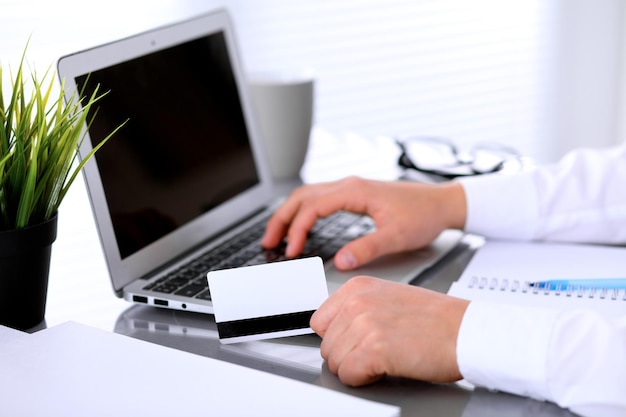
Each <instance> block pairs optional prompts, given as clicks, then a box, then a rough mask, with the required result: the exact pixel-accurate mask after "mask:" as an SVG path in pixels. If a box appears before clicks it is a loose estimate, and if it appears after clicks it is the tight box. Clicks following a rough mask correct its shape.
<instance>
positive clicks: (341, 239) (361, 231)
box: [143, 211, 374, 300]
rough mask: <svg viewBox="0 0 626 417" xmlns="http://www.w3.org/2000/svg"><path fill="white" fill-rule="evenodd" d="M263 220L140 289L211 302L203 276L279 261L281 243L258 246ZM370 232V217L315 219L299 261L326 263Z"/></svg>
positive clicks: (350, 215)
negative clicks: (311, 259)
mask: <svg viewBox="0 0 626 417" xmlns="http://www.w3.org/2000/svg"><path fill="white" fill-rule="evenodd" d="M266 222H267V219H262V220H260V221H259V222H258V223H256V224H254V225H252V226H251V227H249V228H248V229H246V230H244V231H243V232H241V233H240V234H239V235H237V236H235V237H234V238H232V239H230V240H228V241H227V242H225V243H224V244H223V245H221V246H217V247H216V248H213V249H211V250H209V251H207V252H206V253H204V254H202V255H201V256H199V257H198V258H196V259H195V260H193V261H192V262H190V263H189V264H187V265H184V266H182V267H180V268H178V269H177V270H175V271H172V272H170V273H169V274H167V275H166V276H164V277H162V278H160V279H158V280H156V281H154V282H151V283H150V284H148V285H146V286H145V287H143V289H145V290H151V291H155V292H160V293H167V294H176V295H180V296H185V297H192V298H197V299H202V300H211V294H210V292H209V288H208V283H207V279H206V273H207V272H209V271H213V270H217V269H227V268H235V267H239V266H250V265H259V264H264V263H268V262H277V261H283V260H286V259H287V258H286V257H285V252H284V250H285V243H282V244H281V245H279V246H278V247H277V248H274V249H264V248H263V247H261V237H262V236H263V233H264V232H265V225H266ZM373 229H374V222H373V220H372V219H371V218H369V217H366V216H361V215H358V214H354V213H349V212H345V211H339V212H337V213H334V214H332V215H331V216H328V217H325V218H323V219H318V221H317V223H316V224H315V226H314V227H313V229H311V231H310V232H309V237H308V239H307V242H306V245H305V247H304V250H303V252H302V253H301V254H300V256H299V258H306V257H310V256H319V257H320V258H322V260H324V261H326V260H328V259H330V258H332V257H333V256H334V255H335V253H337V251H338V250H339V249H340V248H341V247H342V246H343V245H345V244H346V243H348V242H349V241H351V240H353V239H355V238H357V237H359V236H363V235H365V234H367V233H370V232H371V231H372V230H373Z"/></svg>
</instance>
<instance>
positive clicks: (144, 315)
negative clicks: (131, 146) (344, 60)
mask: <svg viewBox="0 0 626 417" xmlns="http://www.w3.org/2000/svg"><path fill="white" fill-rule="evenodd" d="M310 149H311V151H310V153H309V156H308V158H307V162H306V164H305V167H304V168H303V171H302V177H303V180H304V181H305V182H318V181H327V180H333V179H336V178H340V177H343V176H346V175H361V176H365V177H369V178H378V179H393V178H396V177H397V176H398V174H399V172H398V168H396V165H395V162H396V158H397V149H395V147H394V146H393V145H392V142H391V140H390V139H389V138H376V139H373V140H371V141H366V140H364V139H362V138H359V137H358V136H356V135H350V134H345V135H340V136H333V135H330V134H328V133H327V132H324V131H321V130H319V129H318V130H316V131H315V132H314V134H313V135H312V138H311V148H310ZM342 149H345V150H346V151H341V150H342ZM372 160H375V161H376V164H372ZM372 167H375V169H372ZM474 250H475V245H474V243H473V240H472V239H471V237H468V239H465V240H464V241H463V242H461V244H459V246H458V247H457V248H455V249H454V250H453V251H452V252H451V253H449V254H448V255H447V256H446V257H445V258H444V259H443V260H442V261H441V262H440V263H438V264H437V265H435V266H434V267H432V268H430V269H429V270H427V271H425V272H424V273H423V274H422V275H420V276H419V277H418V278H417V279H416V280H415V281H414V282H413V284H415V285H420V286H424V287H426V288H430V289H433V290H436V291H440V292H446V291H447V290H448V287H449V285H450V283H451V282H452V281H453V280H455V279H456V278H457V277H458V276H459V275H460V274H461V272H462V271H463V268H464V267H465V265H466V264H467V262H468V261H469V259H470V258H471V256H472V254H473V251H474ZM67 320H73V321H77V322H80V323H84V324H87V325H91V326H94V327H97V328H101V329H104V330H108V331H115V332H117V333H120V334H124V335H128V336H131V337H135V338H138V339H143V340H147V341H150V342H154V343H159V344H162V345H165V346H169V347H173V348H176V349H181V350H185V351H189V352H192V353H196V354H200V355H204V356H209V357H214V358H217V359H221V360H225V361H229V362H233V363H237V364H240V365H244V366H248V367H251V368H255V369H258V370H262V371H266V372H271V373H274V374H278V375H282V376H285V377H288V378H293V379H297V380H300V381H304V382H308V383H311V384H316V385H320V386H323V387H327V388H330V389H333V390H337V391H341V392H345V393H349V394H351V395H354V396H357V397H362V398H368V399H371V400H375V401H380V402H383V403H389V404H396V405H399V406H401V407H402V415H403V416H405V417H406V416H435V415H436V416H451V417H452V416H463V417H468V416H501V415H533V416H570V415H573V414H571V413H569V412H567V411H565V410H562V409H560V408H558V407H557V406H555V405H553V404H550V403H542V402H537V401H534V400H530V399H526V398H522V397H517V396H513V395H508V394H502V393H492V392H488V391H485V390H475V391H471V390H468V389H465V388H462V387H460V386H458V385H456V384H431V383H426V382H420V381H413V380H407V379H402V378H385V379H383V380H381V381H379V382H377V383H374V384H372V385H369V386H366V387H361V388H349V387H346V386H344V385H343V384H342V383H341V382H340V381H339V380H338V379H337V377H336V376H335V375H333V374H332V373H331V372H330V371H329V370H328V369H327V367H326V366H325V364H323V362H322V361H321V359H320V357H319V341H320V339H319V338H318V337H317V336H315V335H306V336H297V337H293V338H285V339H277V340H272V341H266V342H263V343H261V344H247V345H246V344H236V345H230V346H226V345H221V344H220V342H219V340H218V338H217V331H216V327H215V322H214V320H213V317H212V316H207V315H201V314H195V313H189V312H178V311H171V310H165V309H157V308H153V307H147V306H139V305H138V306H131V305H130V304H129V303H127V302H126V301H124V300H121V299H118V298H116V297H115V296H114V294H113V291H112V289H111V287H110V285H109V278H108V273H107V269H106V266H105V262H104V258H103V255H102V251H101V249H100V244H99V241H98V237H97V233H96V229H95V224H94V222H93V218H92V214H91V209H90V207H89V202H88V198H87V194H86V191H85V187H84V184H83V183H82V182H81V181H77V182H76V184H75V185H74V186H73V187H72V189H71V190H70V192H69V194H68V196H67V198H66V200H65V201H64V203H63V205H62V206H61V209H60V213H59V232H58V238H57V241H56V242H55V244H54V246H53V253H52V265H51V271H50V284H49V293H48V305H47V311H46V321H45V323H44V324H43V326H54V325H57V324H60V323H62V322H65V321H67Z"/></svg>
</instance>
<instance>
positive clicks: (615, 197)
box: [460, 146, 626, 243]
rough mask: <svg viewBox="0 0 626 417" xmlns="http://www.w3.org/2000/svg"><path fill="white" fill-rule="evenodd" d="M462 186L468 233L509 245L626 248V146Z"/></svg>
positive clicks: (578, 154)
mask: <svg viewBox="0 0 626 417" xmlns="http://www.w3.org/2000/svg"><path fill="white" fill-rule="evenodd" d="M460 182H461V184H462V185H463V188H464V190H465V194H466V197H467V221H466V227H465V229H466V230H467V231H469V232H472V233H477V234H481V235H484V236H488V237H494V238H509V239H525V240H530V239H537V240H540V239H542V240H560V241H569V242H587V243H624V242H626V192H625V190H626V146H620V147H613V148H602V149H579V150H577V151H573V152H571V153H569V154H568V155H566V156H565V157H564V158H563V159H562V160H561V161H560V162H559V163H558V164H556V165H552V166H546V167H539V168H536V169H533V170H530V171H528V172H523V173H520V174H512V175H504V174H492V175H484V176H478V177H473V178H467V179H463V180H460Z"/></svg>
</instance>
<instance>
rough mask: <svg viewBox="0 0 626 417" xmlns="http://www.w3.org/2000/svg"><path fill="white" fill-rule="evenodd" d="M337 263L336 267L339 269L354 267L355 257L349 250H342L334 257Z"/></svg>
mask: <svg viewBox="0 0 626 417" xmlns="http://www.w3.org/2000/svg"><path fill="white" fill-rule="evenodd" d="M335 262H336V263H337V268H339V269H354V268H356V259H355V258H354V255H352V253H351V252H348V251H342V252H339V253H338V254H337V258H336V259H335Z"/></svg>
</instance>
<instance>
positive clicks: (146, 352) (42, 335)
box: [0, 323, 400, 417]
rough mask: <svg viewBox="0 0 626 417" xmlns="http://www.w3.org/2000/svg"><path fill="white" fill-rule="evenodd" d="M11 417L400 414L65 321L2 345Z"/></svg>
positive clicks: (6, 410) (0, 387) (1, 377)
mask: <svg viewBox="0 0 626 417" xmlns="http://www.w3.org/2000/svg"><path fill="white" fill-rule="evenodd" d="M0 369H1V370H2V372H0V392H2V393H3V394H1V396H2V400H1V403H0V409H1V410H2V414H3V415H7V416H24V417H31V416H32V417H34V416H37V417H38V416H57V415H58V416H65V417H73V416H81V417H82V416H90V417H99V416H106V417H110V416H122V415H124V416H153V417H158V416H167V417H171V416H294V415H297V416H332V415H358V416H363V417H366V416H372V417H374V416H398V415H400V411H399V408H397V407H393V406H389V405H385V404H379V403H375V402H372V401H367V400H363V399H360V398H356V397H351V396H349V395H346V394H342V393H339V392H335V391H332V390H329V389H326V388H321V387H318V386H315V385H310V384H306V383H304V382H299V381H295V380H291V379H288V378H284V377H280V376H276V375H272V374H268V373H264V372H261V371H256V370H253V369H249V368H245V367H242V366H239V365H234V364H231V363H228V362H222V361H218V360H215V359H211V358H206V357H203V356H198V355H194V354H191V353H187V352H183V351H178V350H175V349H170V348H167V347H163V346H160V345H156V344H152V343H148V342H144V341H140V340H137V339H132V338H130V337H126V336H122V335H118V334H115V333H109V332H106V331H102V330H99V329H95V328H91V327H88V326H84V325H80V324H76V323H65V324H62V325H59V326H56V327H53V328H50V329H47V330H42V331H40V332H37V333H35V334H33V335H30V336H29V337H25V338H16V339H14V340H12V341H10V342H8V343H4V344H2V345H0Z"/></svg>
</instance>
